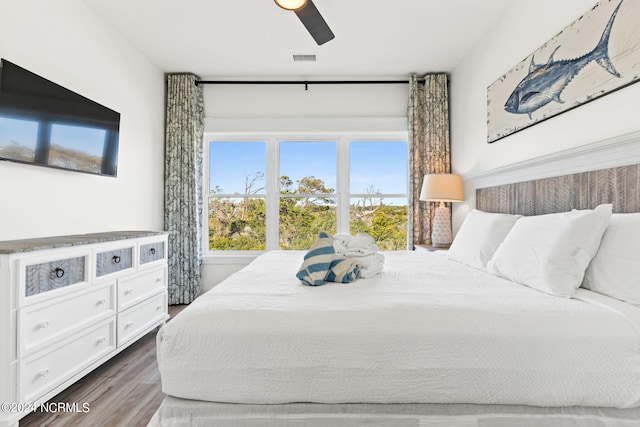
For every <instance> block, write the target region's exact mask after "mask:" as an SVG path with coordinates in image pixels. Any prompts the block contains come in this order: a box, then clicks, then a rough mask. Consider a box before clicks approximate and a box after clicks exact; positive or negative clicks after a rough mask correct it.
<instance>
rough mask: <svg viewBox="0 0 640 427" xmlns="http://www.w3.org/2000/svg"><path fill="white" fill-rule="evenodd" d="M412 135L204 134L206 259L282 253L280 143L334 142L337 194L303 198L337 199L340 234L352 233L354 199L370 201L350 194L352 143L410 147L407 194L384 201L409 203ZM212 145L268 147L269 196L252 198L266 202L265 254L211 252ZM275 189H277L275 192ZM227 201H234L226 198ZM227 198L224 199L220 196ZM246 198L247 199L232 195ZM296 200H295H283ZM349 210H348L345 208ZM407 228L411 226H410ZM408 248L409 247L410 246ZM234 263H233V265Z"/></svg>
mask: <svg viewBox="0 0 640 427" xmlns="http://www.w3.org/2000/svg"><path fill="white" fill-rule="evenodd" d="M408 137H409V133H408V132H407V131H372V132H205V133H204V135H203V146H204V150H203V161H204V165H203V166H204V167H203V183H204V185H203V200H202V203H203V212H202V215H203V217H202V224H203V230H202V245H203V248H202V249H203V257H205V258H209V259H213V258H221V259H223V258H224V259H226V260H227V261H229V262H234V261H236V262H241V261H246V260H247V259H248V258H255V257H256V256H258V255H260V254H262V253H264V252H267V251H272V250H278V249H279V222H280V218H279V216H280V204H279V201H280V198H281V197H283V196H282V195H281V194H280V191H279V178H280V143H281V142H320V143H322V142H335V143H336V189H335V190H336V191H335V192H334V193H326V194H303V195H301V196H303V197H305V196H307V197H318V196H324V197H327V196H329V197H335V199H336V228H337V232H338V233H349V232H350V220H351V218H350V201H351V199H354V198H362V197H370V196H371V195H370V194H363V193H349V191H350V143H351V142H390V143H393V142H405V143H406V144H407V164H406V167H407V177H406V179H407V193H406V194H386V193H381V194H380V196H381V197H385V198H406V199H407V206H409V204H410V200H409V175H410V167H409V155H408V151H409V147H408ZM211 142H265V143H266V149H267V153H266V159H267V164H266V171H265V178H266V194H264V195H253V196H251V197H264V198H265V200H266V216H267V219H266V221H267V223H266V229H267V232H266V239H267V242H266V250H250V251H235V250H227V251H222V250H210V249H209V188H210V182H209V176H210V174H209V167H210V164H209V160H210V143H211ZM272 189H276V191H273V190H272ZM226 196H227V197H231V196H229V195H226ZM220 197H225V195H220ZM233 197H244V195H233ZM284 197H294V196H284ZM344 206H346V208H344ZM407 226H408V224H407ZM407 245H408V243H407ZM230 260H231V261H230Z"/></svg>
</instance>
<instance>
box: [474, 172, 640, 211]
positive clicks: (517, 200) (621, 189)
mask: <svg viewBox="0 0 640 427" xmlns="http://www.w3.org/2000/svg"><path fill="white" fill-rule="evenodd" d="M602 203H612V204H613V212H623V213H624V212H640V165H638V164H636V165H631V166H620V167H615V168H609V169H601V170H596V171H590V172H582V173H575V174H571V175H564V176H558V177H553V178H544V179H537V180H533V181H525V182H518V183H515V184H504V185H498V186H495V187H487V188H479V189H477V190H476V208H477V209H479V210H481V211H485V212H498V213H510V214H521V215H540V214H547V213H554V212H564V211H570V210H571V209H592V208H594V207H596V206H597V205H599V204H602Z"/></svg>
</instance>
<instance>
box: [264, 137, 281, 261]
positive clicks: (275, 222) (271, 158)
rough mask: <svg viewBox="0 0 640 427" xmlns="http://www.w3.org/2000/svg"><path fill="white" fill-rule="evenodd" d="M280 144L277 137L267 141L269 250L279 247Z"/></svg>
mask: <svg viewBox="0 0 640 427" xmlns="http://www.w3.org/2000/svg"><path fill="white" fill-rule="evenodd" d="M279 177H280V144H279V141H278V140H277V138H276V137H274V136H270V137H269V138H268V139H267V250H268V251H273V250H276V249H278V247H279V224H280V183H279V182H278V181H279Z"/></svg>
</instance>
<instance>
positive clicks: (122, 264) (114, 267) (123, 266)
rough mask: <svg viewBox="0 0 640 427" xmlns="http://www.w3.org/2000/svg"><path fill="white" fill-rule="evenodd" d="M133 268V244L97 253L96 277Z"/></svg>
mask: <svg viewBox="0 0 640 427" xmlns="http://www.w3.org/2000/svg"><path fill="white" fill-rule="evenodd" d="M132 268H133V246H131V247H126V248H119V249H112V250H108V251H103V252H97V253H96V277H102V276H106V275H107V274H113V273H118V272H120V271H125V270H129V269H132Z"/></svg>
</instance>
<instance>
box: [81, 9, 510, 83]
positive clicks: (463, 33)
mask: <svg viewBox="0 0 640 427" xmlns="http://www.w3.org/2000/svg"><path fill="white" fill-rule="evenodd" d="M84 1H85V2H86V3H87V4H88V5H89V6H90V7H91V8H92V9H94V10H95V12H96V13H97V14H98V15H100V16H101V17H102V18H103V19H104V20H106V21H107V22H108V23H109V24H110V25H112V26H113V27H114V28H115V29H116V30H117V31H119V32H120V33H121V34H122V35H123V36H124V37H125V38H126V39H127V40H129V41H130V42H131V43H132V44H133V45H134V46H136V47H137V48H138V49H139V50H140V51H142V52H144V54H145V55H146V56H147V57H148V58H149V59H150V60H151V61H152V62H153V63H155V64H156V65H158V66H159V67H160V68H161V69H162V70H163V71H165V72H193V73H196V74H198V75H199V76H200V77H202V78H239V79H242V78H255V77H261V78H308V77H328V78H332V77H341V78H349V77H351V78H373V77H378V78H381V77H406V76H407V75H408V74H409V73H411V72H417V73H423V72H435V71H452V70H453V69H454V68H455V67H456V66H457V65H458V64H459V63H460V61H461V60H462V59H463V58H464V57H465V55H466V54H468V53H469V52H470V51H471V50H472V49H473V47H474V45H475V44H476V43H477V42H478V41H479V40H480V39H481V38H482V37H483V35H485V34H486V33H487V32H488V31H489V30H490V29H491V27H492V26H493V25H494V24H495V23H496V22H498V21H499V20H500V19H501V18H502V16H503V14H504V13H505V11H506V10H507V8H508V7H509V5H510V4H511V3H512V2H513V1H514V0H314V3H315V5H316V6H317V8H318V9H319V10H320V13H321V14H322V15H323V16H324V18H325V20H326V21H327V23H328V24H329V26H330V27H331V29H332V30H333V32H334V33H335V35H336V38H335V39H334V40H331V41H329V42H328V43H326V44H324V45H322V46H318V45H316V44H315V42H314V41H313V39H312V38H311V36H310V35H309V33H308V32H307V31H306V29H305V28H304V27H303V25H302V23H301V22H300V20H299V19H298V18H297V16H296V15H295V14H294V13H293V12H288V11H285V10H282V9H280V8H279V7H277V6H276V4H275V3H274V2H273V0H243V1H240V0H227V1H223V0H84ZM293 54H316V55H317V62H315V63H302V62H295V63H294V62H293V59H292V55H293Z"/></svg>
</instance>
